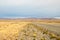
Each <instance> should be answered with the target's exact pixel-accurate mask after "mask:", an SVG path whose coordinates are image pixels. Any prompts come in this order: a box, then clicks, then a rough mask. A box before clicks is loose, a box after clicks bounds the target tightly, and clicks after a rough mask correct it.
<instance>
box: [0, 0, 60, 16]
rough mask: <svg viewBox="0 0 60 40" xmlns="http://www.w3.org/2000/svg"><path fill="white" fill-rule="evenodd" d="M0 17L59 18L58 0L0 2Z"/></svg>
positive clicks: (4, 0)
mask: <svg viewBox="0 0 60 40" xmlns="http://www.w3.org/2000/svg"><path fill="white" fill-rule="evenodd" d="M0 15H1V16H0V17H21V16H22V17H28V16H29V17H30V16H31V17H60V0H0Z"/></svg>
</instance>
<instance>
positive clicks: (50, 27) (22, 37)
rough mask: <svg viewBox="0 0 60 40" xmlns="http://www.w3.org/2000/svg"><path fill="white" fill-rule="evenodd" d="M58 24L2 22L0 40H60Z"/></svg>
mask: <svg viewBox="0 0 60 40" xmlns="http://www.w3.org/2000/svg"><path fill="white" fill-rule="evenodd" d="M59 22H60V21H59ZM59 22H57V21H51V22H50V21H49V20H48V21H47V20H45V21H44V20H34V21H32V20H31V21H30V20H28V21H19V20H2V21H0V40H60V23H59Z"/></svg>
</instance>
